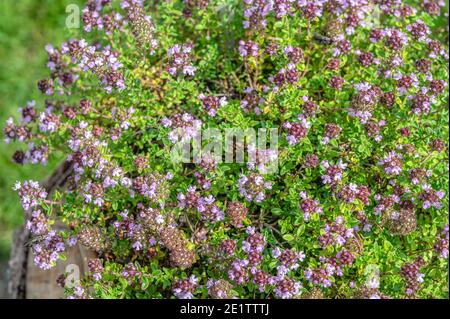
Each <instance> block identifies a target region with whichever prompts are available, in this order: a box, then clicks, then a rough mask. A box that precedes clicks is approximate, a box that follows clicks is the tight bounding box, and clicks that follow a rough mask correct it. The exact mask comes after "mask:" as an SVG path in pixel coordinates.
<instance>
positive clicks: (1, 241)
mask: <svg viewBox="0 0 450 319" xmlns="http://www.w3.org/2000/svg"><path fill="white" fill-rule="evenodd" d="M81 2H82V1H76V0H1V1H0V127H1V131H2V132H3V127H4V125H5V122H6V120H7V118H8V117H10V116H12V117H14V118H16V119H18V118H19V113H18V112H17V109H18V108H19V107H21V106H24V105H25V104H26V102H27V101H29V100H36V102H37V103H42V102H43V101H44V98H43V96H42V95H41V94H40V93H39V92H38V89H37V85H36V83H37V81H38V80H39V79H41V78H44V77H46V76H48V70H47V68H46V63H47V55H46V52H45V50H44V46H45V45H46V44H47V43H54V44H60V43H61V42H62V41H64V40H65V39H67V38H68V36H69V35H70V33H71V32H73V31H71V30H69V29H67V28H66V27H65V20H66V16H67V14H66V6H67V5H68V4H71V3H75V4H79V3H81ZM1 135H2V136H3V133H1ZM20 147H22V149H24V148H25V145H20V144H15V145H14V144H13V145H6V144H5V143H4V142H3V138H2V141H1V142H0V261H1V260H5V259H8V256H9V251H10V243H11V235H12V232H13V229H14V228H17V227H19V226H20V225H21V224H22V223H23V211H22V209H21V206H20V203H19V200H18V197H17V195H16V194H15V192H14V191H13V190H12V187H13V185H14V182H15V181H16V180H25V179H35V180H42V179H43V178H45V177H46V176H47V175H48V174H51V171H52V167H53V166H55V165H56V164H57V160H56V159H54V160H53V161H51V162H50V163H49V164H48V165H47V166H46V167H43V166H36V165H26V166H23V167H21V166H18V165H17V164H15V163H13V162H12V160H11V157H12V155H13V153H14V151H15V150H16V149H18V148H20ZM55 162H56V163H55Z"/></svg>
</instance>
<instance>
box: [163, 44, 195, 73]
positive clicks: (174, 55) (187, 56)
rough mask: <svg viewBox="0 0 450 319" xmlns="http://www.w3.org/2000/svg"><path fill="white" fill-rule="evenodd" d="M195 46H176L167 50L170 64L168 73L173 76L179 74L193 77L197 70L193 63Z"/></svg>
mask: <svg viewBox="0 0 450 319" xmlns="http://www.w3.org/2000/svg"><path fill="white" fill-rule="evenodd" d="M192 49H193V46H192V44H191V43H185V44H175V45H174V46H172V47H170V48H169V49H168V50H167V56H168V58H169V63H168V67H167V72H169V74H170V75H172V76H177V75H178V74H183V75H190V76H193V75H194V74H195V71H196V70H197V68H196V67H195V66H193V65H192V63H191V59H192V57H191V55H192Z"/></svg>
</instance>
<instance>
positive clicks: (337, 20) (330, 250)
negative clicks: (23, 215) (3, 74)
mask: <svg viewBox="0 0 450 319" xmlns="http://www.w3.org/2000/svg"><path fill="white" fill-rule="evenodd" d="M443 5H445V3H438V2H433V1H421V2H414V3H410V2H407V3H402V2H401V1H367V2H366V1H356V2H352V1H311V2H309V1H281V0H279V1H273V2H272V1H267V0H246V1H156V2H153V1H152V2H145V4H143V3H142V2H140V1H135V0H129V1H113V2H112V3H110V1H89V2H88V5H87V6H86V8H85V9H84V10H83V24H82V30H80V32H79V34H76V35H74V37H73V38H72V39H70V40H68V41H67V42H64V43H63V44H59V45H56V44H55V45H54V46H53V45H48V46H47V47H46V51H47V53H48V68H49V69H50V71H49V76H48V77H46V78H43V79H41V80H40V81H39V83H38V88H39V90H40V91H41V92H42V93H43V94H44V95H45V96H46V99H45V102H39V101H38V102H37V103H34V102H29V103H28V104H27V105H23V106H22V108H21V111H20V113H21V116H20V117H17V119H11V120H8V122H7V124H6V127H5V129H4V137H5V139H6V141H7V142H24V144H22V146H19V149H18V151H17V152H15V153H14V156H13V158H14V160H15V161H16V162H17V163H19V164H29V165H33V166H34V165H37V164H42V163H47V162H48V161H51V160H52V159H54V160H55V161H56V160H57V159H60V158H61V156H63V154H65V155H66V156H68V159H69V161H70V162H71V163H72V165H73V168H74V172H73V174H72V176H71V177H70V179H69V182H68V185H67V187H66V189H64V190H60V191H59V192H57V193H55V194H53V195H52V196H51V197H50V198H47V194H46V192H45V191H44V190H43V189H42V187H41V186H40V185H39V183H37V182H34V181H32V180H28V181H22V182H18V183H17V184H16V186H15V189H16V191H17V192H18V193H19V195H20V198H21V203H22V206H23V208H24V209H26V210H30V211H31V212H32V214H31V216H29V218H28V221H27V227H28V228H29V229H30V230H31V232H32V233H33V235H34V236H35V241H34V243H33V252H34V254H35V262H36V264H37V265H38V266H39V267H41V268H43V269H48V268H51V267H53V266H54V265H55V263H56V262H57V261H58V259H60V258H63V256H64V252H65V250H66V249H67V247H68V246H72V245H74V244H75V243H77V242H79V243H81V244H82V245H85V246H87V247H88V248H90V249H92V250H94V251H96V252H97V254H98V258H96V259H93V260H91V261H90V262H89V266H90V271H91V273H90V275H89V276H88V277H86V278H84V279H83V280H82V281H81V282H79V283H78V284H77V285H76V286H75V287H73V286H67V285H66V291H67V293H68V296H70V297H77V298H85V297H97V298H105V297H108V298H119V297H127V298H153V297H156V298H161V297H166V298H167V297H178V298H189V297H199V298H201V297H203V298H205V297H210V298H225V297H239V298H245V297H247V298H251V297H262V298H272V297H275V298H385V297H386V298H387V297H392V298H405V297H406V298H443V297H448V103H447V98H448V82H447V78H448V43H447V41H448V30H447V29H445V28H444V27H443V24H442V21H445V20H446V15H445V14H446V13H445V12H446V9H445V8H442V6H443ZM207 128H209V129H211V128H214V129H216V130H217V131H218V132H223V131H226V129H230V128H235V129H236V128H238V129H254V128H257V129H262V128H266V129H267V128H275V129H276V132H277V134H278V135H279V140H278V144H277V145H276V148H275V150H274V149H269V150H268V149H266V148H265V145H264V146H262V145H252V143H251V139H250V138H249V137H248V136H247V139H246V150H247V151H250V154H252V153H251V151H254V153H253V154H254V155H255V157H252V156H250V155H249V156H248V157H246V158H245V159H246V163H229V162H222V161H221V159H222V158H215V157H214V156H213V155H214V154H210V153H203V154H200V155H201V156H200V157H199V158H198V159H197V160H193V161H192V163H178V162H175V161H174V158H173V157H172V156H171V155H172V153H171V150H173V147H174V145H176V144H177V143H179V142H180V141H186V140H189V138H195V137H196V133H197V132H198V131H199V130H203V131H205V130H206V129H207ZM210 132H211V130H210ZM219 137H222V135H220V136H219ZM207 142H208V140H203V141H202V143H203V145H202V146H206V144H208V143H207ZM222 142H223V141H221V143H222ZM252 146H253V147H252ZM238 148H239V145H237V146H236V149H238ZM275 164H276V165H275ZM274 165H275V166H274ZM269 168H270V169H269ZM55 216H57V218H58V219H62V220H63V221H64V222H66V223H67V225H69V226H70V229H71V230H70V231H64V232H56V231H54V230H52V224H53V222H54V220H55V218H56V217H55ZM64 278H65V275H64V274H62V277H61V281H60V283H61V284H62V285H64Z"/></svg>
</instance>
